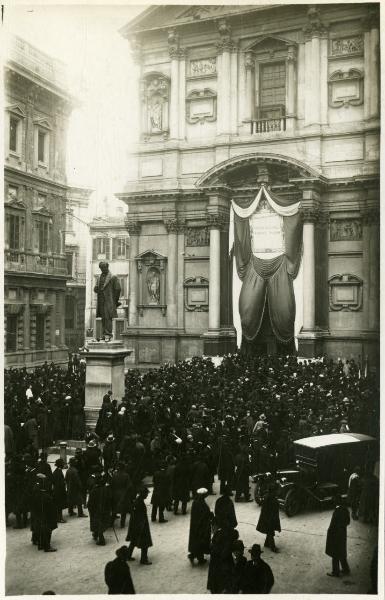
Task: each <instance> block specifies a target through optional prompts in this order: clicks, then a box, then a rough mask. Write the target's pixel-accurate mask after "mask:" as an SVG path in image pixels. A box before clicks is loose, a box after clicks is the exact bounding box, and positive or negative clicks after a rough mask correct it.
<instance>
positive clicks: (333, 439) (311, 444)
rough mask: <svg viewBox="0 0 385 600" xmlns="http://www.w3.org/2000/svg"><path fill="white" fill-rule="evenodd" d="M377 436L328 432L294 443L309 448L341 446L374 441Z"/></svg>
mask: <svg viewBox="0 0 385 600" xmlns="http://www.w3.org/2000/svg"><path fill="white" fill-rule="evenodd" d="M372 441H375V438H373V437H371V436H370V435H365V434H363V433H327V434H324V435H313V436H311V437H307V438H302V439H300V440H295V441H294V444H297V445H299V446H307V447H308V448H322V447H324V446H339V445H341V444H352V443H356V442H372Z"/></svg>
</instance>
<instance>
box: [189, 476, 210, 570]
mask: <svg viewBox="0 0 385 600" xmlns="http://www.w3.org/2000/svg"><path fill="white" fill-rule="evenodd" d="M196 493H197V496H196V498H195V500H193V503H192V507H191V518H190V535H189V540H188V550H189V555H188V558H189V560H190V562H191V564H194V558H196V559H198V563H199V564H200V565H201V564H204V563H205V562H206V559H205V558H204V554H210V538H211V520H212V517H213V515H212V512H211V511H210V508H209V507H208V505H207V504H206V502H205V498H206V496H207V494H208V490H207V489H206V488H199V489H198V490H197V492H196Z"/></svg>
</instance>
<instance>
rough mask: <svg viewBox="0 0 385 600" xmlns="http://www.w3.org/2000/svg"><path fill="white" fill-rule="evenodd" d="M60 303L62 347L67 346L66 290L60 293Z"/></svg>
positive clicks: (60, 343) (60, 342)
mask: <svg viewBox="0 0 385 600" xmlns="http://www.w3.org/2000/svg"><path fill="white" fill-rule="evenodd" d="M59 303H60V336H59V340H60V341H59V345H60V347H61V348H63V347H65V345H66V340H65V292H60V293H59Z"/></svg>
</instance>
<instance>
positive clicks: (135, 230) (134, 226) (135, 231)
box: [125, 218, 142, 235]
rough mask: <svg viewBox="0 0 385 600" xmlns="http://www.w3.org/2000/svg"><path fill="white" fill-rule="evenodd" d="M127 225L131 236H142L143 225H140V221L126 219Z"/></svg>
mask: <svg viewBox="0 0 385 600" xmlns="http://www.w3.org/2000/svg"><path fill="white" fill-rule="evenodd" d="M125 225H126V229H127V231H128V233H129V234H130V235H139V234H140V230H141V228H142V225H141V223H139V221H133V220H129V219H127V218H126V220H125Z"/></svg>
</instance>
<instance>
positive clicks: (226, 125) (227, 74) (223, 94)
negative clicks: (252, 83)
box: [217, 19, 234, 134]
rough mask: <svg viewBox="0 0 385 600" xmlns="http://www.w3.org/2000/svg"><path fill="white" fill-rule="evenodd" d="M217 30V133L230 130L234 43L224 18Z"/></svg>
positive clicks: (224, 132)
mask: <svg viewBox="0 0 385 600" xmlns="http://www.w3.org/2000/svg"><path fill="white" fill-rule="evenodd" d="M218 31H219V34H220V36H221V39H220V42H219V43H218V44H217V49H218V54H220V55H221V60H220V71H219V74H218V121H219V123H218V124H219V131H218V133H219V134H226V133H230V132H231V122H230V117H231V59H230V56H231V52H232V51H233V50H234V44H233V42H232V40H231V29H230V26H229V25H228V23H227V21H226V19H220V21H219V26H218Z"/></svg>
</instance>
